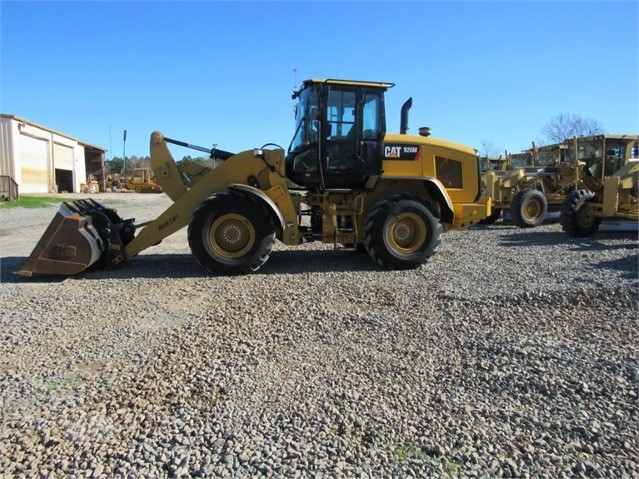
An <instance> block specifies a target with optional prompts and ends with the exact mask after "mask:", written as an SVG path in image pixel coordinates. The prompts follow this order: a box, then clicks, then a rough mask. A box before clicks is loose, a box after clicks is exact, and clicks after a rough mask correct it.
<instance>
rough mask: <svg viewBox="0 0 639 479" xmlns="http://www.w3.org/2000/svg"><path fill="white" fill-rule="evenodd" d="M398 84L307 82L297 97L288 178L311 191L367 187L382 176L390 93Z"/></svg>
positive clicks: (287, 169) (340, 81)
mask: <svg viewBox="0 0 639 479" xmlns="http://www.w3.org/2000/svg"><path fill="white" fill-rule="evenodd" d="M392 86H394V85H393V84H392V83H374V82H354V81H346V80H306V81H304V83H303V85H302V87H301V89H300V90H298V91H296V92H295V93H293V99H297V100H298V103H297V105H296V109H295V124H296V127H295V134H294V136H293V140H292V141H291V144H290V146H289V149H288V154H287V156H286V176H287V177H288V178H289V179H290V180H291V181H293V182H294V183H296V184H298V185H300V186H303V187H306V188H319V189H320V190H322V191H323V190H325V189H332V188H348V189H360V188H364V187H365V185H366V183H367V181H368V180H369V178H370V177H371V176H375V175H380V174H381V171H382V143H383V141H384V134H385V133H386V119H385V115H384V92H385V91H386V90H387V89H388V88H391V87H392Z"/></svg>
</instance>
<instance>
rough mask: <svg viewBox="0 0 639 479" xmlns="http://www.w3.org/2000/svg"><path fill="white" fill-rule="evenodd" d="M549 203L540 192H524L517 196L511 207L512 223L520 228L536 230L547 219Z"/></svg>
mask: <svg viewBox="0 0 639 479" xmlns="http://www.w3.org/2000/svg"><path fill="white" fill-rule="evenodd" d="M547 212H548V202H547V201H546V197H545V196H544V194H543V193H542V192H541V191H539V190H532V189H527V190H522V191H520V192H519V193H517V194H516V195H515V197H514V198H513V202H512V204H511V206H510V215H511V218H512V222H513V223H515V224H516V225H517V226H519V227H520V228H534V227H535V226H539V225H540V224H542V223H543V222H544V220H545V219H546V213H547Z"/></svg>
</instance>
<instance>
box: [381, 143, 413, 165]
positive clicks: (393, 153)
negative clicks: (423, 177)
mask: <svg viewBox="0 0 639 479" xmlns="http://www.w3.org/2000/svg"><path fill="white" fill-rule="evenodd" d="M418 157H419V145H392V144H385V145H384V159H386V160H404V161H415V160H416V159H417V158H418Z"/></svg>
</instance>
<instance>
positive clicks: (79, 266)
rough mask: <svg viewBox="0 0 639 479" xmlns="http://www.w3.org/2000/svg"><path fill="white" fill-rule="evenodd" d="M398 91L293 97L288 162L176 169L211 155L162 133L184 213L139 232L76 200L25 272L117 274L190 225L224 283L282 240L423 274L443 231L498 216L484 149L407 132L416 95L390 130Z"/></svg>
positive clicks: (159, 169) (331, 89)
mask: <svg viewBox="0 0 639 479" xmlns="http://www.w3.org/2000/svg"><path fill="white" fill-rule="evenodd" d="M393 86H394V84H392V83H382V82H360V81H351V80H307V81H304V82H303V85H302V86H301V88H300V89H299V90H296V91H295V92H294V93H293V99H294V100H297V104H296V110H295V122H296V126H295V131H294V134H293V139H292V141H291V143H290V145H289V147H288V150H287V152H286V153H285V150H284V149H283V148H281V147H279V146H277V145H274V144H265V145H264V146H262V147H261V148H257V149H253V150H247V151H244V152H241V153H237V154H234V153H230V152H225V151H222V150H215V152H214V154H215V157H216V158H218V159H223V160H224V161H223V162H222V163H221V164H220V165H219V166H216V167H215V168H203V167H202V166H200V165H197V167H196V166H194V165H193V164H190V163H185V164H178V163H176V162H175V161H174V159H173V157H172V155H171V152H170V150H169V144H177V145H180V146H186V147H191V148H195V149H198V150H201V151H208V150H207V149H206V148H202V147H197V146H194V145H190V144H188V143H185V142H182V141H177V140H173V139H170V138H167V137H165V136H164V135H163V134H162V133H160V132H157V131H156V132H154V133H152V135H151V141H150V149H151V167H152V168H153V172H154V173H155V177H156V179H157V181H158V183H159V184H160V185H161V187H162V189H163V191H164V193H165V194H166V195H168V196H169V197H170V198H171V199H172V200H173V204H172V205H171V206H169V207H168V208H167V209H166V211H164V212H163V213H162V214H160V216H158V217H157V218H155V219H154V220H151V221H149V222H146V223H143V224H141V225H136V224H135V222H134V220H133V219H123V218H121V217H120V216H119V215H118V214H117V212H116V211H115V210H113V209H110V208H107V207H105V206H103V205H102V204H100V203H98V202H95V201H93V200H91V199H86V200H79V201H71V202H65V203H63V204H62V205H61V206H60V210H59V212H58V213H57V214H56V217H55V218H54V219H53V220H52V222H51V224H50V225H49V227H48V229H47V230H46V231H45V233H44V235H43V237H42V238H41V240H40V241H39V242H38V244H37V246H36V247H35V249H34V251H33V253H32V254H31V256H30V257H29V258H28V259H27V261H26V263H25V264H24V266H23V267H22V268H21V269H20V270H19V271H17V273H18V274H22V275H29V276H30V275H32V274H57V275H73V274H77V273H80V272H82V271H84V270H86V269H87V268H89V267H92V266H93V265H97V266H103V267H111V266H116V265H119V264H121V263H123V262H125V261H127V260H130V259H131V258H133V257H134V256H136V255H137V254H138V253H140V252H141V251H143V250H146V249H147V248H149V247H151V246H153V245H156V244H158V243H159V242H160V241H162V240H163V239H164V238H166V237H168V236H170V235H172V234H173V233H175V232H177V231H178V230H180V229H182V228H184V227H187V228H188V229H187V238H188V243H189V246H190V249H191V251H192V253H193V255H194V256H195V258H196V259H197V261H198V262H199V263H200V264H201V265H202V266H203V267H204V268H206V269H207V270H208V271H209V272H211V273H214V274H244V273H250V272H253V271H256V270H257V269H258V268H260V266H262V265H263V264H264V263H265V262H266V261H267V259H268V258H269V255H270V253H271V250H272V248H273V244H274V240H275V239H276V238H277V239H278V240H279V241H281V242H282V243H284V244H286V245H300V244H302V243H306V242H310V241H321V242H324V243H332V244H333V245H334V247H335V248H345V249H353V250H355V249H365V250H366V251H367V252H368V254H369V255H370V256H371V257H372V259H373V260H374V261H375V262H377V263H378V264H379V265H380V266H382V267H384V268H387V269H411V268H416V267H419V266H420V265H422V264H424V263H425V262H426V261H427V260H428V259H429V258H430V257H431V256H432V255H433V254H435V252H436V249H437V247H438V245H439V244H440V241H441V234H442V232H445V231H448V230H453V229H466V228H469V227H470V226H472V225H474V224H476V223H478V222H479V221H480V220H482V219H483V218H485V217H486V216H488V215H489V214H490V199H489V198H486V197H482V196H481V195H480V165H479V156H478V152H477V151H476V150H474V149H473V148H469V147H466V146H462V145H459V144H455V143H452V142H449V141H444V140H439V139H435V138H432V137H430V136H420V135H409V134H407V130H408V111H409V109H410V107H411V105H412V98H409V99H408V100H407V101H406V102H405V103H404V105H403V106H402V109H401V118H400V133H399V134H397V133H395V134H393V133H387V131H386V116H385V112H384V94H385V92H386V91H387V90H388V89H389V88H391V87H393ZM427 130H428V129H426V128H424V129H423V130H422V131H424V132H426V131H427ZM211 153H213V152H211Z"/></svg>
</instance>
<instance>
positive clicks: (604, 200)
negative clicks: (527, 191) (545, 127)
mask: <svg viewBox="0 0 639 479" xmlns="http://www.w3.org/2000/svg"><path fill="white" fill-rule="evenodd" d="M638 147H639V136H636V135H597V136H590V137H584V138H575V139H574V140H573V142H572V143H571V147H570V149H569V152H568V154H569V156H570V157H571V158H573V159H574V160H575V161H576V162H578V164H579V165H580V172H581V174H580V177H579V180H578V182H577V188H576V189H575V190H574V191H572V192H571V193H570V195H568V196H567V198H566V199H565V200H564V202H563V204H562V207H561V212H560V214H559V223H560V224H561V227H562V229H563V230H564V231H565V232H566V233H567V234H568V235H570V236H574V237H587V236H591V235H593V234H595V233H596V232H597V230H598V229H599V225H600V224H601V220H602V219H604V218H605V219H621V220H633V221H635V222H637V220H639V210H638V197H639V195H638V193H637V189H638V184H639V178H638V176H639V152H638V151H637V149H638Z"/></svg>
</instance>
